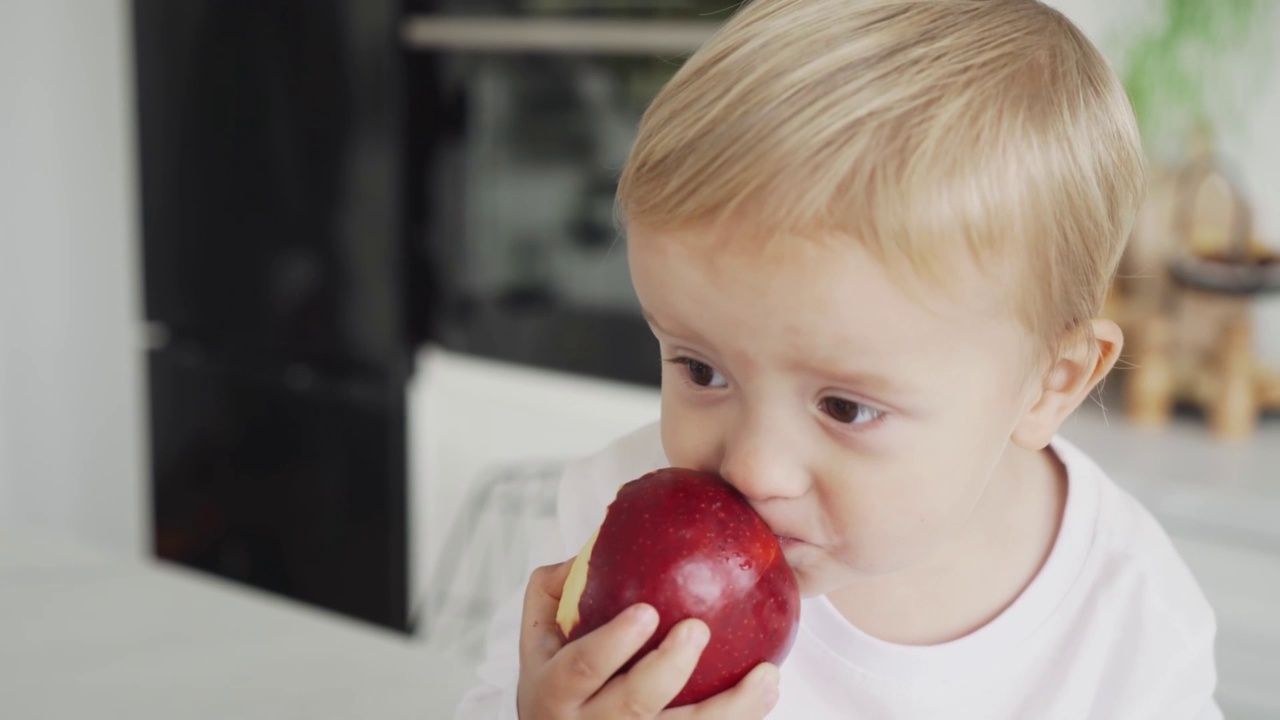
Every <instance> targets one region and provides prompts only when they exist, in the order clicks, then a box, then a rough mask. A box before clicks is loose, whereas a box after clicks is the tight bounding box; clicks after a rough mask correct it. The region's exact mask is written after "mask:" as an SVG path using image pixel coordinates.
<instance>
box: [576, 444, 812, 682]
mask: <svg viewBox="0 0 1280 720" xmlns="http://www.w3.org/2000/svg"><path fill="white" fill-rule="evenodd" d="M639 602H646V603H649V604H650V605H652V606H653V607H654V608H656V609H657V611H658V617H659V622H658V628H657V630H656V631H655V632H654V634H653V636H652V637H651V638H650V639H649V640H648V642H646V643H645V645H644V646H643V647H642V648H640V650H639V651H638V652H637V653H636V654H635V655H634V656H633V657H632V658H631V659H630V660H629V661H628V662H627V664H626V665H624V666H623V668H622V669H621V670H620V671H619V672H625V671H626V670H628V669H629V668H630V667H631V666H632V665H633V664H634V663H635V662H636V661H638V660H639V659H640V658H641V657H643V656H644V655H645V654H646V653H648V652H649V651H650V650H653V649H654V648H655V647H657V646H658V644H659V643H660V642H661V641H662V639H663V638H664V637H666V635H667V632H668V631H670V630H671V628H672V626H674V625H675V624H676V623H678V622H680V621H681V620H684V619H686V618H691V617H696V618H699V619H701V620H703V621H704V622H706V623H707V626H708V627H709V628H710V629H711V639H710V641H709V642H708V644H707V646H706V648H704V650H703V652H702V656H701V658H700V659H699V661H698V665H697V667H696V668H695V669H694V672H693V675H692V676H691V677H690V678H689V681H688V682H687V683H686V684H685V687H684V688H683V689H682V690H681V691H680V693H679V694H678V695H677V696H676V697H675V698H674V699H673V700H672V701H671V703H670V704H669V705H668V707H679V706H681V705H688V704H692V703H696V702H699V701H701V700H704V699H706V698H709V697H711V696H713V695H716V694H718V693H720V692H722V691H724V690H728V689H730V688H732V687H733V686H734V685H736V684H737V683H738V682H739V681H740V680H742V678H743V677H745V676H746V675H747V673H748V672H750V671H751V669H752V668H754V667H755V666H756V665H758V664H759V663H761V662H766V661H767V662H771V663H774V664H776V665H781V663H782V661H783V660H784V659H785V658H786V656H787V654H788V653H789V652H790V651H791V646H792V645H793V644H794V642H795V638H796V633H797V630H798V628H799V621H800V593H799V589H798V587H797V584H796V578H795V575H794V574H793V573H792V571H791V568H790V567H789V566H788V565H787V561H786V558H785V557H784V556H783V553H782V548H781V547H780V546H779V544H778V540H777V538H776V537H774V535H773V532H772V531H771V530H770V529H769V526H768V525H766V524H765V522H764V521H763V520H762V519H761V518H760V516H759V515H757V514H756V512H755V511H754V510H753V509H752V508H751V506H750V505H749V504H748V503H747V501H746V499H745V498H744V497H743V496H742V494H741V493H740V492H739V491H738V490H737V489H735V488H734V487H733V486H732V485H729V484H728V483H726V482H724V481H723V480H722V479H720V477H719V476H717V475H715V474H712V473H705V472H697V471H693V470H686V469H682V468H665V469H662V470H657V471H655V472H651V473H649V474H647V475H644V476H643V477H641V478H638V479H636V480H632V481H631V482H628V483H626V484H625V485H623V486H622V487H621V488H620V489H619V490H618V493H617V497H616V498H615V499H614V501H613V502H612V503H611V504H610V505H609V509H608V511H607V513H606V515H605V519H604V522H603V523H601V525H600V527H599V529H597V531H596V534H595V535H594V536H593V538H592V540H590V541H588V542H587V544H586V545H585V546H584V547H583V549H582V552H581V553H580V554H579V556H578V559H577V560H575V563H574V567H573V568H572V569H571V571H570V575H569V580H568V581H566V583H565V591H564V593H563V594H562V597H561V601H560V612H559V613H558V614H557V622H558V624H559V626H560V630H561V632H562V633H564V635H565V637H566V639H567V640H568V641H573V640H575V639H577V638H579V637H581V636H583V635H585V634H587V633H589V632H591V631H592V630H595V629H596V628H598V627H600V626H601V625H604V624H605V623H607V622H609V621H610V620H611V619H613V618H614V617H615V616H616V615H617V614H618V613H620V612H622V611H623V610H625V609H627V608H628V607H630V606H632V605H634V604H635V603H639Z"/></svg>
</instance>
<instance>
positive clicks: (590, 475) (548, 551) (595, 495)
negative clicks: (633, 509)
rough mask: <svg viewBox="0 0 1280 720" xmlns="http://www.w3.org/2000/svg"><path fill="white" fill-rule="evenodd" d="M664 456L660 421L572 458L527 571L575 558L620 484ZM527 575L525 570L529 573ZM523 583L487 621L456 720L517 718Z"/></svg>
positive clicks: (532, 546) (533, 542) (539, 532)
mask: <svg viewBox="0 0 1280 720" xmlns="http://www.w3.org/2000/svg"><path fill="white" fill-rule="evenodd" d="M663 462H665V458H664V456H663V455H662V454H661V445H660V442H659V439H658V431H657V426H656V424H654V425H649V426H646V427H643V428H641V429H639V430H637V431H636V432H634V433H632V434H630V435H627V436H624V437H623V438H620V439H618V440H617V441H615V442H614V443H612V444H611V445H610V446H609V447H608V448H606V449H604V450H603V451H601V452H599V453H597V454H595V455H592V456H589V457H586V458H582V459H580V460H577V461H575V462H572V463H570V464H569V465H568V466H567V467H566V468H565V470H564V473H563V475H562V477H561V479H560V483H559V487H558V489H557V499H556V513H555V518H554V519H548V520H546V521H545V522H543V523H540V524H539V525H538V527H537V530H536V532H535V533H534V534H533V537H531V538H530V551H529V563H528V567H527V571H528V573H532V572H533V571H534V569H536V568H538V567H541V566H543V565H553V564H555V563H559V562H564V561H565V560H568V559H570V558H572V557H573V556H574V555H576V554H577V553H578V551H579V550H580V549H581V548H582V545H583V544H584V543H585V542H586V541H587V539H588V538H590V536H591V533H592V532H593V531H594V530H595V528H596V527H598V526H599V525H600V523H601V521H603V519H604V515H605V512H606V511H607V508H608V505H609V503H610V502H612V500H613V497H614V494H615V492H616V489H617V486H618V484H619V483H620V482H621V481H622V480H626V479H630V478H633V477H638V476H639V475H640V474H641V473H643V472H645V471H647V470H649V469H652V468H656V467H659V466H660V465H661V464H662V463H663ZM526 575H527V574H526ZM524 592H525V586H524V585H521V587H520V588H519V589H518V591H517V592H514V593H512V595H511V596H510V597H509V598H507V600H506V601H505V602H503V603H502V605H501V606H500V607H499V608H498V611H497V612H496V613H495V614H494V617H493V619H492V620H491V621H490V623H489V627H488V631H487V634H486V640H485V656H484V659H483V660H482V661H481V662H480V664H479V666H478V667H477V669H476V674H477V681H478V682H477V684H476V685H475V686H473V687H472V688H470V689H469V690H468V691H467V692H466V693H465V694H464V695H463V698H462V700H461V701H460V702H459V704H458V707H457V710H456V711H455V714H454V720H517V717H518V715H517V713H516V685H517V683H518V682H519V679H520V623H521V616H522V614H523V609H524Z"/></svg>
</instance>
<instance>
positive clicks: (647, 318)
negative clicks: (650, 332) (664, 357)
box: [640, 308, 677, 337]
mask: <svg viewBox="0 0 1280 720" xmlns="http://www.w3.org/2000/svg"><path fill="white" fill-rule="evenodd" d="M640 314H641V315H643V316H644V319H645V321H646V322H648V323H649V324H650V325H652V326H653V327H655V328H657V329H658V330H660V331H661V332H662V334H664V335H670V336H672V337H675V336H676V335H677V333H673V332H671V331H670V330H668V329H666V328H665V327H663V326H662V323H660V322H658V319H657V318H655V317H654V316H653V313H651V312H649V311H648V310H646V309H644V308H640Z"/></svg>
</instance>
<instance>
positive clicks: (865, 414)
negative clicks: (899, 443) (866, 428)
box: [818, 397, 884, 425]
mask: <svg viewBox="0 0 1280 720" xmlns="http://www.w3.org/2000/svg"><path fill="white" fill-rule="evenodd" d="M818 405H819V406H821V407H822V411H823V412H825V413H826V414H828V415H830V416H831V419H833V420H835V421H836V422H838V423H844V424H846V425H862V424H865V423H869V422H872V421H875V420H878V419H880V416H882V415H884V413H883V412H881V411H879V410H876V409H875V408H873V407H871V406H869V405H863V404H862V403H857V402H854V401H852V400H847V399H845V398H840V397H825V398H822V400H821V401H820V402H819V403H818Z"/></svg>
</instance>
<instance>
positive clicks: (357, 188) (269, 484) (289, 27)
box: [133, 0, 431, 631]
mask: <svg viewBox="0 0 1280 720" xmlns="http://www.w3.org/2000/svg"><path fill="white" fill-rule="evenodd" d="M133 11H134V30H135V35H134V42H135V51H136V63H137V75H136V80H137V95H138V105H137V111H138V113H137V123H138V125H137V130H138V134H137V140H138V150H139V157H140V160H139V162H140V171H141V183H142V208H141V212H142V235H143V238H142V261H143V277H144V283H145V289H144V293H145V314H146V320H147V322H148V325H149V328H150V331H149V337H150V344H149V347H148V348H147V349H146V350H145V352H146V353H147V367H148V375H149V386H148V392H149V412H150V423H151V426H150V430H151V464H152V509H153V519H154V527H155V534H154V543H155V552H156V554H157V555H158V556H159V557H161V558H163V559H165V560H168V561H172V562H176V563H181V564H183V565H185V566H189V567H192V568H196V569H199V570H203V571H207V572H210V573H214V574H216V575H219V576H222V577H225V578H230V579H233V580H236V581H240V582H243V583H247V584H249V585H252V586H254V587H257V588H261V589H264V590H267V591H271V592H274V593H279V594H282V595H285V596H288V597H291V598H294V599H297V600H300V601H302V602H305V603H309V604H312V605H316V606H320V607H323V608H327V609H329V610H333V611H336V612H339V613H342V614H345V615H348V616H352V617H356V618H360V619H362V620H366V621H369V622H372V623H376V624H379V625H383V626H387V627H390V628H394V629H397V630H406V631H407V630H410V629H411V627H410V626H411V625H412V623H411V618H410V611H409V607H410V603H409V598H408V593H409V587H408V579H407V572H408V567H409V564H410V563H409V558H408V553H409V550H408V524H409V518H408V510H407V495H408V481H407V477H406V473H407V468H406V458H407V456H408V453H407V451H406V444H407V438H406V415H405V414H406V384H407V382H408V381H409V379H410V376H411V374H412V372H413V356H414V351H415V349H416V348H417V347H418V346H419V345H420V344H421V343H422V342H423V340H424V339H425V337H426V335H427V332H428V331H427V327H426V325H427V320H426V318H427V317H429V315H430V309H431V299H430V297H429V295H430V293H429V289H430V287H431V283H430V282H429V281H428V271H427V264H426V260H425V258H423V257H421V256H419V255H418V254H417V253H415V250H414V244H413V243H412V242H410V238H412V237H414V236H415V235H416V234H417V233H419V232H420V224H421V214H422V213H421V209H420V207H418V204H419V201H418V198H420V197H421V194H422V193H421V188H420V187H419V186H418V182H417V181H416V180H415V179H414V176H415V173H412V172H409V170H408V168H409V167H410V165H411V163H414V162H420V161H421V159H422V158H421V150H420V148H418V147H417V145H416V144H415V141H414V139H413V137H414V136H413V134H412V133H408V132H406V130H407V128H406V124H407V123H408V122H409V118H410V117H412V116H413V111H414V108H413V106H412V103H413V98H412V97H411V96H410V94H409V93H408V92H406V82H405V79H404V77H405V68H404V66H405V61H404V58H403V53H402V52H401V50H400V49H399V43H398V41H397V36H396V32H397V27H398V23H399V21H400V18H401V15H402V10H401V6H400V3H398V2H394V1H388V0H361V2H359V3H355V2H346V1H344V0H308V1H307V2H305V3H302V2H293V1H291V0H183V1H182V2H173V1H172V0H135V1H134V3H133ZM420 174H421V173H420V172H419V173H417V175H420Z"/></svg>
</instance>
